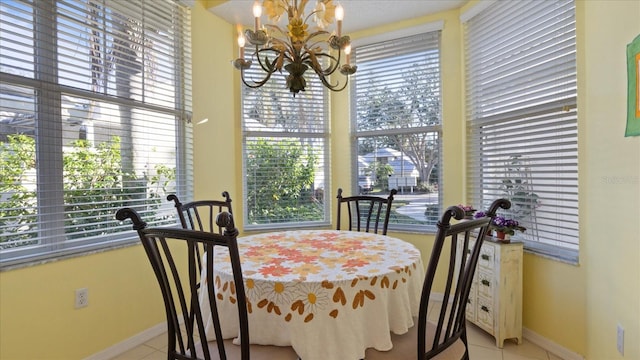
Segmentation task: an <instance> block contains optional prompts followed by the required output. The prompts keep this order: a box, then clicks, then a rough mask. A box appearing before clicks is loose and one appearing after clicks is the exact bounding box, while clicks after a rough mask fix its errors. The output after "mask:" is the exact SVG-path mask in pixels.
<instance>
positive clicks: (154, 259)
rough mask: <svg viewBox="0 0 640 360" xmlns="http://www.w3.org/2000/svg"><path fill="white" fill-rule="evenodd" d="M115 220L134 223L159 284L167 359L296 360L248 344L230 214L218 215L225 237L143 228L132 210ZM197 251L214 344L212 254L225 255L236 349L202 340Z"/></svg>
mask: <svg viewBox="0 0 640 360" xmlns="http://www.w3.org/2000/svg"><path fill="white" fill-rule="evenodd" d="M116 218H117V219H118V220H120V221H123V220H125V219H131V220H132V221H133V229H134V230H137V231H138V235H139V236H140V240H141V241H142V245H143V246H144V250H145V252H146V254H147V257H148V258H149V261H150V262H151V266H152V268H153V271H154V273H155V275H156V279H157V280H158V284H159V285H160V290H161V291H162V298H163V300H164V305H165V312H166V316H167V327H168V331H167V334H168V349H167V358H168V359H176V360H177V359H180V360H186V359H242V360H249V358H250V357H251V359H254V360H256V359H264V360H273V359H284V360H288V359H291V360H294V359H297V355H296V353H295V352H294V351H293V349H292V348H291V347H278V346H261V345H249V322H248V314H247V301H246V297H245V291H244V282H243V277H242V271H241V265H240V256H239V254H238V246H237V242H236V237H237V235H238V230H237V229H236V228H235V225H234V222H233V217H232V215H231V214H229V213H227V212H222V213H220V214H219V215H218V216H217V221H216V226H219V227H222V228H224V231H223V234H217V233H211V232H204V231H197V230H188V229H178V228H147V227H146V223H145V222H143V221H142V220H141V219H140V216H139V215H138V214H137V213H136V211H135V210H133V209H130V208H123V209H120V210H118V212H117V213H116ZM199 247H203V248H204V250H205V254H206V255H205V256H206V261H205V263H206V269H205V271H206V272H205V277H204V279H203V281H206V282H207V286H208V299H209V301H208V302H206V303H205V304H204V305H203V306H208V307H209V308H210V310H211V312H210V313H211V319H212V323H213V329H214V333H215V337H216V339H222V330H221V327H220V320H219V319H220V317H219V315H218V308H217V306H216V300H215V294H214V289H215V285H214V273H213V268H214V266H215V264H214V252H215V251H216V249H220V247H226V248H227V249H228V250H229V255H230V258H231V266H232V270H233V282H234V284H235V291H236V294H235V295H236V301H237V305H238V318H239V328H240V334H239V335H240V346H238V345H234V344H232V340H231V339H229V340H223V341H211V342H208V343H207V342H206V341H204V340H203V339H206V335H205V324H206V323H207V321H208V319H204V318H203V315H202V314H203V313H202V308H201V304H200V302H199V299H198V297H199V294H198V293H199V286H198V284H199V282H200V279H201V272H200V270H199V269H198V266H196V264H197V258H198V257H199V256H200V255H198V253H197V252H196V249H197V248H199ZM198 339H200V340H203V342H201V341H200V340H198Z"/></svg>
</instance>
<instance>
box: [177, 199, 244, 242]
mask: <svg viewBox="0 0 640 360" xmlns="http://www.w3.org/2000/svg"><path fill="white" fill-rule="evenodd" d="M222 196H223V197H224V200H196V201H191V202H188V203H184V204H183V203H181V202H180V199H178V196H177V195H174V194H171V195H169V196H167V200H169V201H173V202H174V203H175V205H174V206H175V207H176V210H177V212H178V218H179V219H180V224H182V227H183V228H184V229H191V230H200V231H209V232H214V231H216V232H217V233H218V234H222V231H223V229H222V228H221V227H219V226H216V224H215V221H216V216H218V214H219V213H221V212H223V211H226V212H228V213H229V214H233V210H232V209H231V197H230V196H229V193H228V192H226V191H223V192H222Z"/></svg>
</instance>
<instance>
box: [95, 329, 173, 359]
mask: <svg viewBox="0 0 640 360" xmlns="http://www.w3.org/2000/svg"><path fill="white" fill-rule="evenodd" d="M166 332H167V323H166V322H163V323H160V324H158V325H156V326H154V327H152V328H149V329H147V330H145V331H143V332H141V333H138V334H136V335H134V336H132V337H130V338H128V339H126V340H125V341H122V342H119V343H117V344H115V345H113V346H110V347H108V348H106V349H104V350H102V351H100V352H99V353H96V354H93V355H91V356H89V357H87V358H85V359H84V360H109V359H113V358H114V357H116V356H118V355H120V354H122V353H124V352H126V351H128V350H131V349H133V348H135V347H137V346H140V345H142V344H144V343H146V342H147V341H149V340H151V339H153V338H154V337H156V336H158V335H161V334H164V333H166Z"/></svg>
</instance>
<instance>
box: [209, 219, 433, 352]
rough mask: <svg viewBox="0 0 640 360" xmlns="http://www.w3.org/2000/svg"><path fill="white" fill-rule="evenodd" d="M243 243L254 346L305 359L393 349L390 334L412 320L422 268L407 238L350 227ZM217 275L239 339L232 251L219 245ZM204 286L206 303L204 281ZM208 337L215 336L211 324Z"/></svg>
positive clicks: (228, 321) (232, 334) (229, 328)
mask: <svg viewBox="0 0 640 360" xmlns="http://www.w3.org/2000/svg"><path fill="white" fill-rule="evenodd" d="M237 241H238V249H239V252H240V260H241V264H242V274H243V277H244V283H245V292H246V296H247V307H248V312H249V337H250V342H251V343H253V344H262V345H280V346H292V347H293V349H294V350H295V351H296V353H297V354H298V356H299V357H300V358H301V359H302V360H357V359H363V358H364V353H365V350H366V349H367V348H375V349H376V350H380V351H386V350H390V349H391V348H392V346H393V344H392V342H391V332H393V333H395V334H404V333H406V332H407V331H408V330H409V328H410V327H412V326H413V325H414V317H415V316H417V314H418V308H419V303H420V295H421V290H422V282H423V279H424V267H423V264H422V260H421V256H420V251H419V250H418V249H417V248H416V247H415V246H413V245H412V244H410V243H408V242H405V241H403V240H400V239H396V238H393V237H390V236H385V235H377V234H373V233H366V232H355V231H344V230H343V231H338V230H297V231H283V232H272V233H262V234H257V235H251V236H245V237H239V238H238V239H237ZM214 276H215V279H214V284H215V285H214V286H215V287H216V288H215V294H216V300H217V304H218V306H219V310H220V312H221V314H222V315H221V317H222V319H221V322H222V335H223V337H224V338H237V336H238V331H239V327H238V314H237V310H236V309H235V308H234V307H235V306H236V302H235V289H234V287H233V286H232V284H233V278H232V272H231V264H230V261H229V255H228V252H227V251H226V249H216V253H215V258H214ZM201 284H202V286H203V288H202V289H201V292H200V297H201V298H200V302H201V304H204V302H205V301H207V299H206V298H204V297H205V296H206V294H207V289H206V282H205V281H202V282H201ZM203 309H204V310H205V311H204V314H203V315H204V316H206V318H210V313H207V312H208V311H206V309H208V307H207V306H203ZM207 340H215V334H214V332H213V327H212V325H211V323H209V325H207Z"/></svg>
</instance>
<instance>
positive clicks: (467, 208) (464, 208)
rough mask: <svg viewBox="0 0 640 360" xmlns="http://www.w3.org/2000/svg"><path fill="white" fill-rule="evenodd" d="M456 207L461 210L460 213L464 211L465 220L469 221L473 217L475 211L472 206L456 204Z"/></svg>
mask: <svg viewBox="0 0 640 360" xmlns="http://www.w3.org/2000/svg"><path fill="white" fill-rule="evenodd" d="M458 207H459V208H460V209H462V211H464V215H465V217H466V218H467V219H471V218H472V216H473V213H474V212H476V209H474V208H473V206H471V205H462V204H458Z"/></svg>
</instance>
